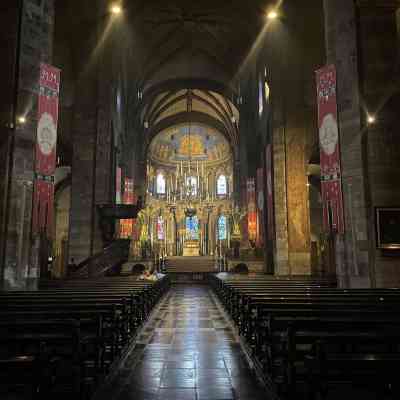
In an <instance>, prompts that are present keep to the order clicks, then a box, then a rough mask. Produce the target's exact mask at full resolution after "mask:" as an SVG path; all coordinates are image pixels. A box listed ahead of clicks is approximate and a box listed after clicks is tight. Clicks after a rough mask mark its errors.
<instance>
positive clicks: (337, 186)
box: [316, 65, 345, 234]
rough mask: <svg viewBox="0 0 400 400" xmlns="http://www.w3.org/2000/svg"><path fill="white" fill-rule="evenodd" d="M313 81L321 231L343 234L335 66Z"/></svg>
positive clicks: (317, 73)
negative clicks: (318, 156)
mask: <svg viewBox="0 0 400 400" xmlns="http://www.w3.org/2000/svg"><path fill="white" fill-rule="evenodd" d="M316 79H317V96H318V98H317V100H318V127H319V143H320V159H321V191H322V202H323V221H324V230H325V232H327V233H339V234H344V231H345V226H344V214H343V194H342V174H341V165H340V140H339V128H338V111H337V97H336V81H337V79H336V68H335V66H334V65H328V66H326V67H324V68H322V69H320V70H318V71H317V72H316Z"/></svg>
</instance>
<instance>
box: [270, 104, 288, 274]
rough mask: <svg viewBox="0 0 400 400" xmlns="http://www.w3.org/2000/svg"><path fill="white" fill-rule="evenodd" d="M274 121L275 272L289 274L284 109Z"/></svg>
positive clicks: (278, 112) (275, 116) (277, 114)
mask: <svg viewBox="0 0 400 400" xmlns="http://www.w3.org/2000/svg"><path fill="white" fill-rule="evenodd" d="M273 118H274V122H273V126H274V129H273V143H272V146H273V171H274V176H273V182H274V186H273V187H274V209H275V210H274V211H275V236H276V244H275V246H276V251H275V259H274V264H275V274H276V275H289V274H290V269H289V241H288V221H287V197H286V149H285V141H286V140H285V133H286V128H285V126H284V124H283V115H282V109H281V110H279V109H277V110H276V112H275V113H274V117H273Z"/></svg>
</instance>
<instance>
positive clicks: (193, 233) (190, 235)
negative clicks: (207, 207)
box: [186, 215, 200, 240]
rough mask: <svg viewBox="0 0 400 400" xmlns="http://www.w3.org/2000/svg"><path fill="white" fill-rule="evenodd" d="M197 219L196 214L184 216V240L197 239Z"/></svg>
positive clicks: (198, 236)
mask: <svg viewBox="0 0 400 400" xmlns="http://www.w3.org/2000/svg"><path fill="white" fill-rule="evenodd" d="M199 238H200V235H199V219H198V218H197V216H196V215H195V216H193V217H186V240H199Z"/></svg>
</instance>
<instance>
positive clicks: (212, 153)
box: [149, 124, 231, 164]
mask: <svg viewBox="0 0 400 400" xmlns="http://www.w3.org/2000/svg"><path fill="white" fill-rule="evenodd" d="M189 129H190V134H189ZM149 155H150V157H151V158H152V159H153V160H154V161H158V162H162V163H167V164H171V163H177V162H180V161H185V160H188V159H189V157H191V158H192V160H198V161H206V162H212V163H213V162H218V161H225V160H228V159H229V158H230V157H231V149H230V146H229V143H228V141H227V140H226V139H225V137H224V136H223V135H222V134H221V133H219V132H218V131H216V130H215V129H213V128H210V127H207V126H202V125H198V124H194V125H190V128H189V125H187V124H185V125H180V126H174V127H171V128H169V129H167V130H165V131H163V132H161V133H159V134H158V135H157V136H156V137H155V138H154V139H153V141H152V142H151V144H150V148H149Z"/></svg>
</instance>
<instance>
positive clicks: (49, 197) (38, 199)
mask: <svg viewBox="0 0 400 400" xmlns="http://www.w3.org/2000/svg"><path fill="white" fill-rule="evenodd" d="M53 217H54V183H53V182H52V181H47V180H43V179H37V180H36V181H35V186H34V190H33V210H32V227H33V228H34V231H33V233H34V234H38V233H39V232H44V231H45V232H46V234H47V237H48V238H52V237H53Z"/></svg>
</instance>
